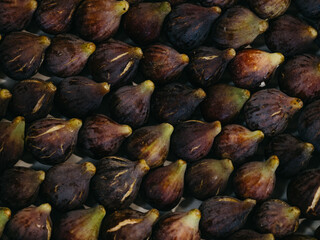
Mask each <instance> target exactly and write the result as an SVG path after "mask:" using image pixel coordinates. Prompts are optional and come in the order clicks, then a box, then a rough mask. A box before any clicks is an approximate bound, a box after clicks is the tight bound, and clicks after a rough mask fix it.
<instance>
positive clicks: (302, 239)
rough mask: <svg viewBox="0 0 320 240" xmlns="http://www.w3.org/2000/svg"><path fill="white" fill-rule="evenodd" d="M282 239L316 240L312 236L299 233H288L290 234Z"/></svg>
mask: <svg viewBox="0 0 320 240" xmlns="http://www.w3.org/2000/svg"><path fill="white" fill-rule="evenodd" d="M282 239H283V240H317V239H316V238H314V237H310V236H305V235H300V234H296V235H290V236H287V237H284V238H282Z"/></svg>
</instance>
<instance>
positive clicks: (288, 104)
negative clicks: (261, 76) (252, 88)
mask: <svg viewBox="0 0 320 240" xmlns="http://www.w3.org/2000/svg"><path fill="white" fill-rule="evenodd" d="M302 106H303V102H302V101H301V100H300V99H299V98H293V97H289V96H287V95H286V94H284V93H283V92H281V91H280V90H278V89H275V88H270V89H264V90H260V91H258V92H256V93H254V94H253V95H252V97H251V98H250V99H249V101H248V102H247V103H246V104H245V106H244V116H245V121H246V123H247V126H248V127H249V129H251V130H257V129H259V130H261V131H263V133H264V134H265V135H266V136H268V137H270V136H275V135H277V134H280V133H282V132H283V131H284V130H285V129H286V128H287V125H288V121H289V119H290V118H291V117H292V116H293V115H294V114H295V113H296V112H298V111H299V110H300V109H301V108H302Z"/></svg>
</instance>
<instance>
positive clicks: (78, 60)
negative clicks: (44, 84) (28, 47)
mask: <svg viewBox="0 0 320 240" xmlns="http://www.w3.org/2000/svg"><path fill="white" fill-rule="evenodd" d="M95 49H96V45H94V43H91V42H86V41H84V40H82V39H81V38H79V37H77V36H75V35H72V34H63V35H62V34H61V35H58V36H55V37H54V38H53V39H52V43H51V45H50V47H49V48H48V50H47V51H46V55H45V60H44V66H45V67H46V69H47V70H48V71H49V72H50V73H52V74H54V75H56V76H58V77H70V76H75V75H78V74H79V73H80V72H81V71H82V70H83V68H84V66H85V65H86V63H87V60H88V58H89V57H90V55H91V54H92V53H93V52H94V51H95Z"/></svg>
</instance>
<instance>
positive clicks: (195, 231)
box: [152, 209, 201, 240]
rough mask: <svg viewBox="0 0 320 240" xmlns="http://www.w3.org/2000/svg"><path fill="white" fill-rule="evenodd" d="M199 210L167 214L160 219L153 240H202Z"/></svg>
mask: <svg viewBox="0 0 320 240" xmlns="http://www.w3.org/2000/svg"><path fill="white" fill-rule="evenodd" d="M200 218H201V213H200V211H199V210H198V209H192V210H190V211H189V212H173V213H167V214H165V215H164V216H162V217H161V218H160V220H159V221H158V222H157V224H156V225H155V227H154V230H153V233H152V239H153V240H175V239H183V240H200V239H201V237H200V232H199V221H200Z"/></svg>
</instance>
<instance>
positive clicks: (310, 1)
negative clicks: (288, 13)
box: [293, 0, 320, 19]
mask: <svg viewBox="0 0 320 240" xmlns="http://www.w3.org/2000/svg"><path fill="white" fill-rule="evenodd" d="M293 2H294V4H295V6H296V7H297V8H298V9H299V12H300V13H302V14H303V15H304V16H305V17H308V18H316V19H317V18H319V17H320V10H319V9H320V1H319V0H293Z"/></svg>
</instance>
